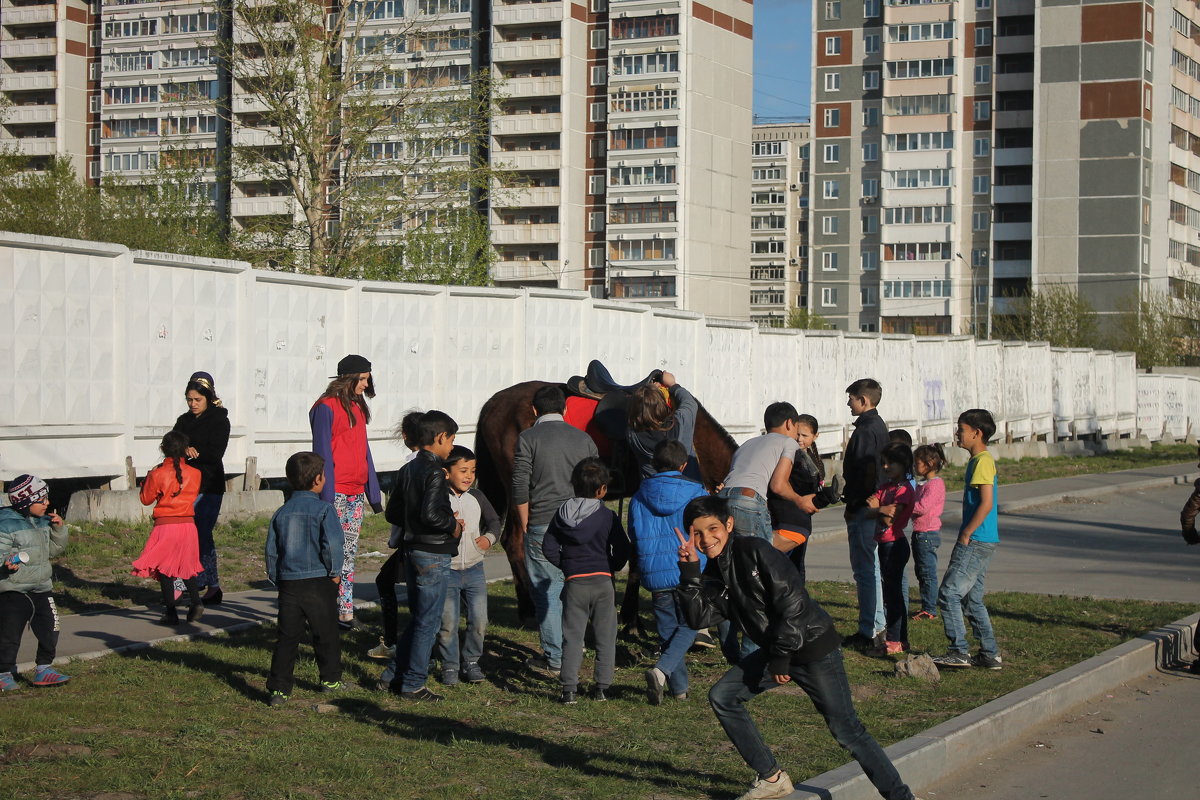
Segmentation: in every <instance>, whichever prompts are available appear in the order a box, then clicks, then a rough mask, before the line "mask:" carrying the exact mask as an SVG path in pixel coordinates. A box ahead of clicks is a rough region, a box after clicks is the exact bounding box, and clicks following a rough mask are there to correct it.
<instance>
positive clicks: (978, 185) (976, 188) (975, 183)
mask: <svg viewBox="0 0 1200 800" xmlns="http://www.w3.org/2000/svg"><path fill="white" fill-rule="evenodd" d="M991 185H992V181H991V179H990V178H989V177H988V176H987V175H976V176H975V177H974V178H971V194H987V193H988V190H989V189H991Z"/></svg>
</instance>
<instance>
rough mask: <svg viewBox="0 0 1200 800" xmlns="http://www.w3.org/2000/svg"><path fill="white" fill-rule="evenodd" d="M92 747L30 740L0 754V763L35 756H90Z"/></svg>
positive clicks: (23, 759) (24, 759)
mask: <svg viewBox="0 0 1200 800" xmlns="http://www.w3.org/2000/svg"><path fill="white" fill-rule="evenodd" d="M91 754H92V748H90V747H88V746H87V745H83V744H64V743H62V742H30V743H28V744H14V745H13V746H12V747H10V748H8V749H7V750H5V751H4V755H3V756H0V764H10V763H12V762H16V761H29V760H31V759H34V758H75V757H78V756H90V755H91Z"/></svg>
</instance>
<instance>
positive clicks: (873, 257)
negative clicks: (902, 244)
mask: <svg viewBox="0 0 1200 800" xmlns="http://www.w3.org/2000/svg"><path fill="white" fill-rule="evenodd" d="M858 260H859V264H860V265H861V266H862V269H863V272H874V271H875V270H877V269H879V253H877V252H875V251H874V250H863V251H862V255H860V256H859V259H858Z"/></svg>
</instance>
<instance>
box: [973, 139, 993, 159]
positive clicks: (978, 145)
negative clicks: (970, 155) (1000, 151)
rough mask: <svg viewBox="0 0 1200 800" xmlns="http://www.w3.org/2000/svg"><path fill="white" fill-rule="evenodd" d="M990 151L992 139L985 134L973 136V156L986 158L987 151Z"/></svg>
mask: <svg viewBox="0 0 1200 800" xmlns="http://www.w3.org/2000/svg"><path fill="white" fill-rule="evenodd" d="M990 152H992V140H991V139H989V138H988V137H987V136H976V137H975V157H976V158H987V155H988V153H990Z"/></svg>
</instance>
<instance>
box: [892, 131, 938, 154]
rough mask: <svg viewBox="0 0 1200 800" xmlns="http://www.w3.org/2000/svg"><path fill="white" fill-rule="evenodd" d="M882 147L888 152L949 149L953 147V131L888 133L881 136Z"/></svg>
mask: <svg viewBox="0 0 1200 800" xmlns="http://www.w3.org/2000/svg"><path fill="white" fill-rule="evenodd" d="M883 147H884V149H885V150H887V151H888V152H889V153H903V152H907V151H909V150H949V149H951V148H953V147H954V133H953V131H932V132H930V133H889V134H887V135H886V136H884V137H883Z"/></svg>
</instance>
